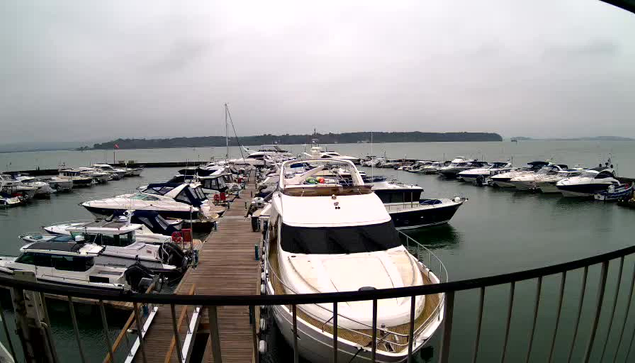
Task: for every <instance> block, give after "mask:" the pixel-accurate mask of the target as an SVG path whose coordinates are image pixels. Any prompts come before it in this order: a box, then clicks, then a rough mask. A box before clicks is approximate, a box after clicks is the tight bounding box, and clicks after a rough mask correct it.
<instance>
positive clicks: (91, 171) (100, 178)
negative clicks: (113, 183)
mask: <svg viewBox="0 0 635 363" xmlns="http://www.w3.org/2000/svg"><path fill="white" fill-rule="evenodd" d="M77 170H79V171H80V172H81V173H82V174H83V175H86V176H88V177H91V178H93V180H94V181H95V183H97V184H103V183H107V182H108V181H110V180H112V176H111V174H110V173H107V172H105V171H101V170H100V169H97V168H89V167H86V166H80V167H79V168H77Z"/></svg>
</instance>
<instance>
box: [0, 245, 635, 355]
mask: <svg viewBox="0 0 635 363" xmlns="http://www.w3.org/2000/svg"><path fill="white" fill-rule="evenodd" d="M411 242H412V240H407V242H406V246H408V247H409V248H411V250H412V249H413V248H414V251H413V252H414V253H424V252H422V251H423V250H422V249H419V250H417V249H416V247H414V246H413V245H409V244H410V243H411ZM633 256H635V246H632V247H628V248H624V249H620V250H617V251H613V252H609V253H605V254H601V255H597V256H593V257H588V258H583V259H580V260H575V261H571V262H567V263H561V264H556V265H552V266H547V267H541V268H536V269H530V270H524V271H519V272H514V273H507V274H501V275H495V276H489V277H482V278H476V279H468V280H462V281H452V282H443V283H439V284H432V285H423V286H414V287H404V288H394V289H381V290H371V291H350V292H339V293H322V294H304V295H303V294H298V295H250V296H216V295H169V294H137V293H122V292H115V291H104V290H98V289H94V288H82V287H73V286H68V287H60V286H57V285H51V284H45V283H38V282H32V281H21V280H18V279H14V278H11V277H7V276H0V286H2V287H5V288H10V289H12V290H13V291H14V292H15V293H17V295H20V294H24V292H28V291H33V292H36V293H37V294H36V295H39V296H40V297H42V305H43V310H44V314H43V315H42V316H41V317H40V318H39V321H38V323H39V325H38V328H40V329H42V331H43V332H44V333H43V335H44V336H48V337H50V339H51V343H50V344H49V346H48V347H49V348H48V349H45V350H38V349H37V348H34V347H33V346H30V347H29V345H32V344H34V340H33V339H31V340H25V339H24V331H23V330H24V329H26V327H25V326H24V325H21V324H20V323H19V322H18V331H20V330H21V329H22V332H21V333H20V334H18V336H19V338H20V339H15V336H13V335H12V334H10V331H9V328H8V327H7V325H6V317H5V316H0V318H2V321H3V327H4V333H5V334H6V338H8V339H7V340H6V341H7V343H8V345H9V351H10V352H11V355H12V356H14V357H15V358H16V359H17V358H18V356H16V351H18V350H20V347H19V345H16V344H18V341H20V343H21V344H20V345H22V350H21V351H23V352H25V354H24V355H25V356H27V358H26V360H27V361H31V359H32V358H33V354H34V353H33V352H38V353H39V354H46V355H47V356H49V357H51V360H52V361H59V359H57V358H56V357H57V354H55V353H54V352H55V350H54V349H50V347H54V346H55V344H54V342H53V341H54V337H53V335H54V334H53V330H52V329H51V323H50V320H49V318H48V313H47V308H46V305H47V304H46V299H44V298H43V296H44V295H43V294H56V295H64V296H67V297H68V299H69V302H70V303H69V306H70V311H71V320H72V323H73V330H74V331H75V335H76V338H77V343H78V350H79V352H80V356H82V360H83V361H85V360H87V358H86V357H84V355H85V352H83V350H82V348H81V344H82V343H81V339H80V336H81V332H80V331H79V327H78V324H77V317H76V316H75V314H74V308H73V306H74V302H73V301H75V300H77V299H80V298H84V299H94V300H96V301H99V306H100V310H101V311H102V324H103V330H104V332H105V333H104V344H105V347H106V352H109V355H110V354H112V350H111V349H112V345H111V344H110V343H111V342H110V337H109V335H108V334H107V332H108V331H110V327H109V325H108V322H107V319H105V313H103V309H104V307H103V303H104V301H109V302H113V301H119V302H130V303H133V304H134V305H136V306H137V309H135V310H134V311H135V315H136V318H137V319H138V320H136V321H138V323H136V325H137V331H136V334H137V335H139V334H141V332H143V331H145V330H146V329H147V327H144V326H142V324H143V319H141V318H140V311H142V309H140V308H139V305H148V306H158V308H159V309H166V311H167V310H168V309H170V307H172V306H176V305H185V306H190V307H192V306H193V307H201V309H200V312H203V311H205V310H206V311H207V312H208V318H209V322H208V325H209V332H210V335H211V336H212V337H215V338H213V339H212V349H213V351H214V353H215V357H219V359H217V360H216V361H217V362H220V361H221V359H220V357H221V356H222V354H223V353H222V346H221V345H220V339H219V322H218V318H217V315H216V311H217V307H222V306H245V307H249V308H250V310H253V309H254V308H257V307H260V306H282V305H287V306H290V307H291V311H292V312H294V314H293V318H292V319H293V320H292V326H293V327H294V328H293V331H294V332H295V334H294V339H293V344H292V348H293V349H294V352H295V353H294V357H298V356H299V352H300V348H301V347H302V344H305V343H302V344H299V343H298V339H297V337H298V325H297V315H298V314H297V306H298V305H304V304H332V305H333V309H332V313H333V318H332V320H331V324H332V325H333V326H334V327H337V326H338V312H337V305H338V303H343V302H355V301H365V300H366V301H372V306H373V312H374V313H373V324H372V328H374V329H372V332H371V335H372V338H373V342H374V343H373V344H372V346H371V347H366V348H364V351H365V352H367V353H368V354H369V355H370V358H369V359H368V360H370V361H373V360H374V359H375V358H376V357H377V355H376V354H377V344H376V342H377V334H378V332H379V333H381V330H380V329H378V328H377V306H378V300H381V299H390V298H408V297H410V298H411V299H414V298H415V297H417V296H424V295H432V294H443V295H444V296H445V301H444V304H443V305H444V307H445V316H444V322H443V333H442V334H440V335H441V336H440V338H441V341H440V343H439V347H440V354H439V361H440V362H449V361H450V353H452V354H459V355H463V356H465V354H466V353H465V352H466V345H465V344H461V345H460V346H458V347H457V348H459V349H456V350H453V349H452V340H453V339H454V338H455V335H456V334H453V331H454V329H455V328H456V324H457V323H461V324H462V325H469V324H468V323H469V322H468V321H465V319H463V318H461V319H460V320H456V319H455V310H456V306H457V305H458V304H460V303H461V301H462V300H461V299H460V298H459V297H460V296H462V295H460V293H462V292H470V291H471V292H476V293H477V294H478V308H477V311H476V314H473V315H470V317H472V318H473V319H474V320H475V321H476V329H475V332H474V336H473V338H470V340H471V343H470V344H469V345H471V346H472V347H473V348H472V350H471V351H472V352H471V354H470V356H471V357H470V358H469V360H470V361H472V362H476V361H477V360H478V358H479V357H481V356H483V354H484V351H483V350H482V349H480V347H481V346H482V345H483V343H484V340H483V332H484V331H486V328H487V327H488V326H489V325H491V324H492V322H491V321H489V320H487V319H484V315H485V314H484V310H485V306H486V304H485V296H486V295H487V292H488V291H490V289H492V290H493V292H494V290H495V289H498V288H499V287H501V286H502V287H505V286H506V287H508V288H509V290H508V291H509V292H508V295H507V297H506V298H505V297H503V296H501V297H500V298H499V299H496V301H495V302H496V303H497V304H499V305H500V306H501V309H498V310H500V311H502V312H504V316H505V319H504V320H497V322H498V323H501V322H504V329H503V330H502V332H503V339H502V342H501V346H499V349H500V351H501V355H500V360H499V361H501V362H504V361H516V360H517V359H516V358H517V357H516V356H517V355H518V354H519V351H520V350H521V348H519V345H518V344H515V345H513V348H510V346H512V345H510V344H511V343H512V339H511V338H510V335H511V333H512V329H511V324H512V320H513V318H516V319H518V318H519V317H518V313H517V314H516V315H515V314H514V309H515V306H516V305H517V304H520V303H521V302H522V301H521V300H519V299H518V298H517V295H516V294H517V293H518V291H519V286H520V285H521V284H524V283H525V282H532V284H535V285H533V286H535V295H534V298H533V299H532V300H533V302H532V304H533V308H532V311H531V314H525V315H521V317H522V318H527V317H529V316H531V319H529V320H528V322H529V324H528V325H527V326H525V327H524V328H525V330H526V331H528V332H529V333H530V334H529V336H528V338H527V339H526V341H524V342H523V343H524V347H523V348H522V350H523V351H524V352H525V353H524V354H525V357H523V358H522V359H521V360H522V361H525V362H529V361H531V358H532V354H534V355H536V354H537V353H538V352H537V351H536V349H535V348H534V347H535V340H536V337H538V336H541V337H546V336H548V337H549V344H547V348H548V349H546V350H545V352H549V356H548V359H546V360H544V361H548V362H553V361H555V359H556V357H557V356H558V351H561V352H560V353H562V354H561V355H564V356H565V357H566V359H565V360H566V361H583V362H589V361H603V360H604V361H613V362H615V361H625V362H628V361H629V358H631V350H632V346H633V340H634V338H635V333H634V332H633V329H630V327H631V326H632V322H630V321H631V320H632V317H630V316H629V314H631V309H630V307H631V305H632V299H633V286H634V283H635V263H632V262H633V261H631V260H632V258H631V257H633ZM431 261H433V260H432V257H431ZM611 262H615V263H614V266H613V267H614V268H613V270H616V269H617V273H615V274H614V276H613V277H614V278H612V279H611V280H609V279H608V276H609V270H610V269H609V266H610V263H611ZM627 262H628V264H627ZM615 265H617V267H615ZM627 266H629V267H630V266H633V272H632V275H631V276H630V277H629V271H627ZM596 267H599V276H595V275H593V271H595V270H598V269H597V268H596ZM433 268H434V266H433ZM441 269H442V268H441V266H440V270H441ZM576 270H578V271H579V270H581V272H582V281H581V283H579V284H578V285H577V286H573V285H572V286H573V287H569V289H567V286H568V285H570V284H572V282H571V281H575V279H574V278H572V277H574V271H576ZM553 276H555V277H556V278H557V277H559V279H558V280H559V284H558V289H557V291H558V293H557V294H556V295H555V296H557V303H556V305H555V307H553V309H549V311H547V312H548V313H550V314H551V315H552V317H553V319H551V320H552V321H553V322H554V323H555V325H554V326H553V327H552V328H548V329H547V328H544V327H539V325H538V324H537V323H538V320H539V319H538V316H539V314H540V312H541V311H542V312H543V313H544V312H545V310H547V305H546V304H544V303H543V301H544V300H545V298H544V295H545V294H544V293H543V291H545V288H544V282H545V281H546V279H547V278H550V277H553ZM570 276H571V277H570ZM607 281H609V282H610V283H609V285H611V284H612V286H614V289H613V292H612V294H611V295H612V298H611V299H605V296H607V291H610V290H607ZM622 285H625V286H622ZM571 288H573V289H574V290H575V291H574V292H570V291H569V290H571ZM626 289H627V290H628V293H627V294H626V295H624V294H623V293H621V291H623V290H626ZM593 290H595V293H596V296H595V298H594V299H592V300H589V299H587V298H585V297H586V295H588V291H593ZM567 291H569V292H567ZM566 292H567V293H566ZM492 296H496V294H492ZM505 299H507V301H506V302H504V300H505ZM13 300H14V302H15V301H16V299H15V298H14V299H13ZM589 304H591V306H590V305H589ZM618 305H619V306H618ZM411 306H414V304H412V305H411ZM565 306H567V307H568V308H573V309H568V308H567V309H565ZM589 306H590V307H589ZM618 307H621V308H619V309H618ZM19 310H20V307H19V306H17V307H16V316H18V315H19V314H20V313H21V312H20V311H19ZM516 310H518V307H516ZM565 310H567V311H568V310H571V311H573V310H575V318H574V319H573V320H571V321H568V322H567V323H568V326H569V327H570V328H573V335H572V336H571V339H569V340H568V341H566V342H565V341H563V340H564V339H563V337H562V336H560V335H562V334H559V332H561V331H562V327H563V325H564V323H563V321H562V320H563V315H564V312H565ZM618 310H619V311H618ZM0 311H2V310H1V309H0ZM172 311H173V313H172V314H171V315H172V320H173V321H174V322H176V314H174V310H172ZM585 314H586V315H585ZM3 315H4V313H3ZM583 315H585V316H587V317H588V319H585V318H583ZM412 316H413V315H411V317H412ZM616 316H617V317H619V320H616ZM629 317H630V319H629ZM188 321H189V318H188ZM455 321H456V322H457V323H455ZM586 322H590V324H588V325H587V324H586ZM629 322H630V323H629ZM257 323H258V322H253V324H257ZM179 324H180V323H179ZM410 324H411V329H410V334H409V335H410V336H411V337H412V336H413V334H414V319H413V318H411V320H410ZM175 326H176V324H175ZM599 326H601V327H602V331H603V334H601V336H600V335H599V334H598V327H599ZM150 329H151V328H150ZM458 331H463V333H464V331H465V328H464V327H463V326H462V327H461V329H459V330H458ZM333 332H334V333H333V334H332V335H333V336H332V339H333V343H332V348H331V349H333V353H334V354H333V360H338V351H339V352H340V353H341V344H342V343H341V342H339V338H338V334H337V329H334V330H333ZM581 337H584V338H586V344H585V345H584V350H583V353H581V354H577V355H576V351H575V347H581V346H580V345H579V343H580V342H579V340H581ZM173 338H175V339H176V341H177V342H179V339H180V338H179V334H178V329H176V330H175V334H174V337H173ZM254 339H255V340H254V341H255V342H257V341H256V339H257V338H256V337H255V336H254ZM138 342H139V352H140V358H141V360H142V361H147V359H146V358H145V356H146V354H147V352H145V350H144V340H143V339H139V340H138ZM166 344H168V342H166ZM338 344H339V345H338ZM180 345H181V343H180V342H179V347H177V351H178V352H181V351H182V349H179V348H183V347H181V346H180ZM256 347H257V344H256V343H254V351H256V349H257V348H256ZM334 348H338V349H334ZM610 348H612V349H610ZM565 350H566V352H564V351H565ZM46 352H49V353H46ZM578 353H579V352H578ZM29 354H30V355H29ZM512 354H514V358H513V360H512V358H510V355H512ZM594 354H595V355H594ZM179 355H180V354H179ZM411 355H412V347H409V350H408V356H407V358H408V360H410V359H411ZM578 355H579V357H578ZM591 357H593V360H592V358H591ZM618 357H624V360H618ZM114 358H115V357H114V355H111V359H112V360H114ZM138 358H139V357H138ZM463 358H465V357H463ZM545 358H546V357H545ZM578 358H579V359H578ZM187 359H189V358H188V357H179V360H180V361H181V362H184V361H187ZM598 359H599V360H598ZM464 360H465V359H462V360H458V361H464ZM560 360H562V359H559V360H558V361H560ZM339 361H343V360H342V359H341V356H340V357H339ZM488 361H489V360H488Z"/></svg>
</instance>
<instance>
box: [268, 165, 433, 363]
mask: <svg viewBox="0 0 635 363" xmlns="http://www.w3.org/2000/svg"><path fill="white" fill-rule="evenodd" d="M306 162H307V163H309V164H310V165H311V169H309V170H306V171H305V172H303V173H301V174H297V173H296V172H289V170H288V169H287V166H288V165H289V163H291V162H286V163H283V164H282V167H281V168H282V170H281V174H280V184H279V188H278V190H277V191H276V192H275V193H274V195H273V197H272V202H271V204H272V208H271V211H270V213H271V214H270V216H269V221H270V222H269V223H268V228H267V230H266V232H265V251H266V256H265V258H264V261H265V262H264V264H265V265H264V268H265V274H264V276H265V290H266V293H267V294H269V295H293V294H311V293H329V292H344V291H358V290H374V289H385V288H395V287H409V286H421V285H428V284H436V283H439V282H440V281H441V280H440V277H438V276H437V275H435V273H437V274H440V273H444V271H443V270H441V269H440V270H439V271H435V272H434V273H433V272H432V271H431V270H430V269H429V268H428V267H427V266H425V265H424V264H423V263H422V262H420V261H418V260H417V258H415V256H413V255H412V254H410V253H409V252H408V250H407V249H406V247H404V246H403V245H402V242H401V240H400V236H399V232H398V231H396V230H395V228H394V225H393V223H392V221H391V218H390V215H389V214H388V213H387V212H386V208H385V207H384V205H383V203H382V202H381V200H380V199H379V197H377V195H375V194H374V193H373V192H372V190H371V187H370V186H367V185H364V182H363V180H362V177H361V175H360V174H359V172H358V171H357V169H356V168H355V166H354V164H353V163H352V162H350V161H343V160H337V161H336V160H324V159H318V160H307V161H306ZM333 166H335V167H337V168H346V169H349V170H350V172H351V174H352V175H351V180H344V179H343V178H342V177H341V176H340V175H338V174H333V173H332V167H333ZM440 265H442V264H440ZM411 301H412V300H411V299H410V298H409V297H408V298H399V299H380V300H377V315H376V316H377V322H376V323H377V325H376V326H377V327H379V328H378V330H379V333H378V334H377V341H376V347H377V351H376V361H377V362H402V361H404V360H405V359H406V358H407V356H408V345H409V344H408V343H409V342H408V340H409V333H408V332H409V329H410V326H411V324H410V312H411ZM414 304H415V307H414V314H415V322H414V333H413V341H412V352H413V353H415V352H417V351H418V350H420V349H421V348H422V347H423V346H424V345H425V344H426V343H427V342H428V341H429V340H430V338H431V337H432V336H433V334H434V333H435V332H436V331H437V329H438V328H439V327H440V325H441V323H442V319H443V314H444V300H443V296H442V295H441V294H434V295H428V296H418V297H416V298H415V300H414ZM332 309H333V304H330V303H329V304H304V305H297V314H296V316H297V320H296V321H297V329H296V332H297V342H298V352H299V354H300V356H302V357H303V358H305V359H307V360H310V361H314V362H323V361H330V360H331V359H332V357H333V351H332V348H331V347H332V342H333V334H332V333H333V324H332V323H333V319H332V318H333V310H332ZM272 312H273V316H274V318H275V321H276V324H277V325H278V327H279V328H280V331H281V333H282V335H283V336H284V338H285V339H286V340H287V342H289V344H293V341H294V340H295V339H294V326H293V321H294V319H293V315H294V314H293V312H292V310H291V306H290V305H279V306H274V307H272ZM337 316H338V318H337V321H338V325H337V328H338V331H339V332H338V337H337V342H338V351H337V354H338V361H341V362H351V361H355V362H360V361H369V360H370V359H371V351H370V349H368V347H369V346H370V345H371V343H372V336H371V335H370V332H369V331H370V330H372V324H373V303H372V302H370V301H360V302H348V303H339V304H338V312H337Z"/></svg>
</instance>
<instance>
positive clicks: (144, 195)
mask: <svg viewBox="0 0 635 363" xmlns="http://www.w3.org/2000/svg"><path fill="white" fill-rule="evenodd" d="M82 206H83V207H84V208H86V209H87V210H88V211H89V212H91V213H92V214H94V215H95V216H96V217H98V218H101V217H108V216H111V215H115V214H117V215H121V214H123V213H124V212H125V211H126V210H137V211H156V212H158V213H159V214H161V215H162V216H163V217H165V218H177V219H182V220H184V221H185V222H186V223H190V222H191V223H195V224H201V223H203V224H205V223H209V222H212V221H214V220H215V219H216V218H217V217H218V215H219V214H222V213H223V212H224V210H225V209H224V208H221V207H216V206H214V205H210V203H209V201H208V200H207V197H206V196H205V195H204V194H203V192H202V191H201V189H200V188H198V187H192V184H190V183H182V184H179V183H156V184H149V185H148V186H147V187H145V189H144V190H143V191H142V192H138V193H134V194H123V195H119V196H116V197H112V198H106V199H99V200H92V201H88V202H84V203H82ZM210 226H211V225H210Z"/></svg>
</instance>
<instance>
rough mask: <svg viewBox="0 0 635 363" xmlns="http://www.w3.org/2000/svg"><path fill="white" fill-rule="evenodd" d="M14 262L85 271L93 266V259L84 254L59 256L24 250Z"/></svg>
mask: <svg viewBox="0 0 635 363" xmlns="http://www.w3.org/2000/svg"><path fill="white" fill-rule="evenodd" d="M15 262H17V263H23V264H26V265H35V266H41V267H53V268H55V269H56V270H65V271H87V270H88V269H90V268H91V267H93V265H94V264H95V259H94V258H92V257H84V256H60V255H49V254H44V253H31V252H25V253H23V254H22V255H20V257H18V258H17V259H16V260H15Z"/></svg>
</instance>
